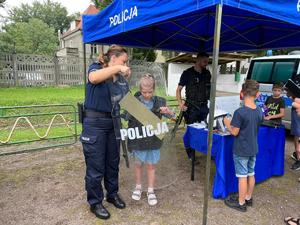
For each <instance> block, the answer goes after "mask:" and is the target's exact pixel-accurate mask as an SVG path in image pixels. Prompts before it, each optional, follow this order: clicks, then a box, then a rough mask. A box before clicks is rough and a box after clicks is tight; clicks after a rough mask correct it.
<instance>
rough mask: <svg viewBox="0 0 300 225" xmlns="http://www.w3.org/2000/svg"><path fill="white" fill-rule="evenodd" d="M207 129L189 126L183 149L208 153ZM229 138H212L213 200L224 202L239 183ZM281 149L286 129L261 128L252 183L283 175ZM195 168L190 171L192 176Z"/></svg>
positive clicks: (220, 136)
mask: <svg viewBox="0 0 300 225" xmlns="http://www.w3.org/2000/svg"><path fill="white" fill-rule="evenodd" d="M207 136H208V131H207V130H206V129H199V128H195V127H192V126H188V127H187V131H186V133H185V134H184V137H183V141H184V145H185V147H186V148H192V149H195V150H196V151H198V152H201V153H204V154H206V153H207V146H208V145H207V141H208V140H207ZM233 141H234V137H233V136H232V135H220V134H217V133H214V134H213V143H212V152H211V155H212V158H213V159H214V161H215V165H216V173H215V177H214V182H213V190H212V196H213V197H214V198H226V197H227V196H228V195H229V194H231V193H235V192H237V191H238V179H237V177H236V176H235V170H234V163H233V153H232V150H233ZM284 146H285V129H284V128H283V127H278V128H273V127H267V126H261V127H260V128H259V132H258V149H259V150H258V154H257V156H256V166H255V180H256V182H257V183H258V182H262V181H264V180H266V179H268V178H269V177H271V176H282V175H283V174H284ZM193 170H194V168H193V167H192V174H193Z"/></svg>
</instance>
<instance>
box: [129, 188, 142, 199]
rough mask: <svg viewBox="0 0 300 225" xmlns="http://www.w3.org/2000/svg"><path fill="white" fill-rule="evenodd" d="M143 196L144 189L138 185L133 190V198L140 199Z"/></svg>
mask: <svg viewBox="0 0 300 225" xmlns="http://www.w3.org/2000/svg"><path fill="white" fill-rule="evenodd" d="M141 197H142V189H141V188H137V187H136V188H135V189H134V190H133V192H132V195H131V198H132V199H133V200H136V201H139V200H140V199H141Z"/></svg>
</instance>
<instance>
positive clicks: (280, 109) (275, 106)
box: [264, 84, 285, 125]
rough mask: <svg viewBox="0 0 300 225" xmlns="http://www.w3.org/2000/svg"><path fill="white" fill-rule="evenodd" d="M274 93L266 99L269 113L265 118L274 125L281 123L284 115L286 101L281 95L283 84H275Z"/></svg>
mask: <svg viewBox="0 0 300 225" xmlns="http://www.w3.org/2000/svg"><path fill="white" fill-rule="evenodd" d="M272 92H273V95H272V96H269V97H268V98H267V99H266V101H265V107H266V108H267V113H266V115H265V117H264V120H269V121H270V122H272V123H273V124H274V125H280V124H281V119H282V118H283V117H284V108H285V102H284V99H283V98H282V97H281V93H282V84H274V85H273V87H272Z"/></svg>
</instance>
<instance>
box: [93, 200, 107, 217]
mask: <svg viewBox="0 0 300 225" xmlns="http://www.w3.org/2000/svg"><path fill="white" fill-rule="evenodd" d="M90 209H91V212H92V213H94V214H95V215H96V216H97V217H98V218H100V219H103V220H107V219H108V218H109V217H110V213H109V212H108V211H107V209H106V208H105V207H104V206H103V205H102V203H99V204H96V205H92V206H91V208H90Z"/></svg>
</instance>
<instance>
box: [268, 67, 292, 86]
mask: <svg viewBox="0 0 300 225" xmlns="http://www.w3.org/2000/svg"><path fill="white" fill-rule="evenodd" d="M294 68H295V62H276V63H275V66H274V71H273V75H272V83H274V82H284V83H285V82H286V81H287V80H288V79H290V78H291V77H292V74H293V70H294Z"/></svg>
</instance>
